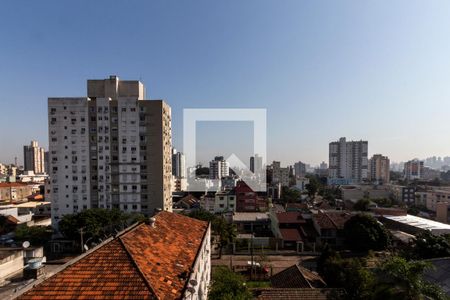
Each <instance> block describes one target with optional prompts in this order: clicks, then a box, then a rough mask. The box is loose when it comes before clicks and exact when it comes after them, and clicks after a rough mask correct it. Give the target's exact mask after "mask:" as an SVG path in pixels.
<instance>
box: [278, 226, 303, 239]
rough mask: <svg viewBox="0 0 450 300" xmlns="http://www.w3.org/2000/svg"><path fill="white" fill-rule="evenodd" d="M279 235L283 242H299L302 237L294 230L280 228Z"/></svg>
mask: <svg viewBox="0 0 450 300" xmlns="http://www.w3.org/2000/svg"><path fill="white" fill-rule="evenodd" d="M280 233H281V236H282V238H283V240H285V241H301V240H302V237H301V235H300V232H298V229H296V228H280Z"/></svg>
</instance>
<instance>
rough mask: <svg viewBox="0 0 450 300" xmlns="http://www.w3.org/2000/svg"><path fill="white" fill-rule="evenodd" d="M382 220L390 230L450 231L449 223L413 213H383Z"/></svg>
mask: <svg viewBox="0 0 450 300" xmlns="http://www.w3.org/2000/svg"><path fill="white" fill-rule="evenodd" d="M380 220H381V222H382V223H383V224H384V225H385V226H386V227H387V228H388V229H390V230H400V231H404V232H406V233H409V234H413V235H416V234H419V233H421V232H424V231H429V232H430V233H431V234H433V235H442V234H449V233H450V225H449V224H444V223H441V222H436V221H433V220H429V219H425V218H421V217H417V216H413V215H403V216H397V215H395V216H390V215H383V217H381V218H380Z"/></svg>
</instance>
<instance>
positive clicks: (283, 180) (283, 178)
mask: <svg viewBox="0 0 450 300" xmlns="http://www.w3.org/2000/svg"><path fill="white" fill-rule="evenodd" d="M289 171H290V169H289V167H287V168H282V167H281V163H280V162H279V161H274V162H273V163H272V183H274V184H278V183H279V184H281V186H289Z"/></svg>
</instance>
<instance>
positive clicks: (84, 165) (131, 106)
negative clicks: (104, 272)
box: [48, 76, 172, 224]
mask: <svg viewBox="0 0 450 300" xmlns="http://www.w3.org/2000/svg"><path fill="white" fill-rule="evenodd" d="M144 99H145V89H144V85H143V84H142V83H141V82H139V81H128V80H127V81H122V80H120V79H119V78H118V77H117V76H110V78H109V79H104V80H88V82H87V97H78V98H49V99H48V112H49V159H50V163H49V173H50V178H51V181H50V192H51V199H52V219H53V222H54V223H53V224H55V223H57V222H58V221H59V220H60V218H61V217H62V216H63V215H65V214H72V213H76V212H79V211H81V210H83V209H88V208H106V209H112V208H117V209H121V210H123V211H127V212H141V213H143V214H145V215H152V214H153V213H154V211H155V209H156V208H160V209H162V210H168V211H170V210H171V208H172V203H171V202H172V200H171V176H172V157H171V146H172V145H171V110H170V107H169V105H167V103H165V102H164V101H163V100H144Z"/></svg>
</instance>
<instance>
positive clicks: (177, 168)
mask: <svg viewBox="0 0 450 300" xmlns="http://www.w3.org/2000/svg"><path fill="white" fill-rule="evenodd" d="M172 175H173V176H175V177H176V178H186V158H185V157H184V154H183V153H181V152H177V150H176V149H175V148H174V149H173V151H172Z"/></svg>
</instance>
